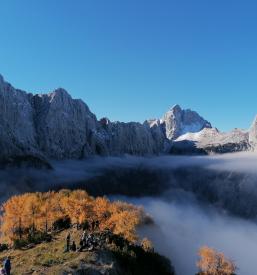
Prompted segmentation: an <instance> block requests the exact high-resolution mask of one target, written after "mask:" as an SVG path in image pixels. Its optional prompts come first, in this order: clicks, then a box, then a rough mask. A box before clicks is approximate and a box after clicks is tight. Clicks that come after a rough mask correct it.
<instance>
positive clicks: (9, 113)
mask: <svg viewBox="0 0 257 275" xmlns="http://www.w3.org/2000/svg"><path fill="white" fill-rule="evenodd" d="M0 152H1V157H5V156H9V155H12V154H17V155H22V154H30V153H36V152H38V150H37V143H36V132H35V128H34V121H33V109H32V106H31V104H30V102H29V96H28V95H27V94H26V93H25V92H23V91H20V90H16V89H14V88H13V87H12V86H11V85H10V84H9V83H7V82H4V79H3V77H1V76H0Z"/></svg>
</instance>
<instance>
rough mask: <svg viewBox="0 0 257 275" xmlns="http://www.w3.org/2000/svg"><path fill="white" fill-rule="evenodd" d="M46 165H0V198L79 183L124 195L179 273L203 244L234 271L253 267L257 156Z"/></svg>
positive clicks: (244, 274)
mask: <svg viewBox="0 0 257 275" xmlns="http://www.w3.org/2000/svg"><path fill="white" fill-rule="evenodd" d="M52 165H53V167H54V170H52V171H46V170H33V169H7V170H3V171H0V185H1V190H0V200H1V201H3V200H5V199H7V198H8V197H9V196H10V195H12V194H16V193H22V192H28V191H47V190H49V189H59V188H64V187H65V188H78V187H80V188H86V189H89V190H90V192H92V193H93V194H95V195H102V194H109V195H112V194H114V195H116V196H117V195H126V196H127V197H126V199H127V200H133V201H134V202H135V203H138V204H143V205H144V206H145V208H146V210H147V211H148V212H150V213H151V214H152V216H153V217H154V219H155V221H156V226H154V227H151V228H149V227H148V228H144V232H143V233H145V234H147V235H149V236H150V237H151V239H152V240H153V241H154V243H155V246H156V248H157V250H158V251H159V252H161V253H163V254H165V255H166V256H168V257H169V258H170V259H172V262H173V263H174V265H175V267H176V269H177V271H178V275H192V274H194V272H196V267H195V262H196V259H197V250H198V249H199V247H200V246H202V245H209V246H211V247H214V248H216V249H218V250H220V251H223V252H224V253H225V254H226V255H227V256H229V257H231V258H232V259H233V260H235V261H236V263H237V265H238V266H239V268H240V270H239V271H238V274H241V275H253V274H255V273H256V271H257V261H256V260H255V257H256V255H257V225H256V224H257V223H256V217H257V154H254V153H238V154H227V155H222V156H199V157H198V156H194V157H187V156H180V157H174V156H160V157H152V158H143V157H130V156H127V157H123V158H119V157H112V158H111V157H108V158H100V157H96V158H92V159H88V160H83V161H58V162H53V163H52ZM128 196H130V197H128ZM132 196H137V197H140V199H139V198H137V199H131V198H132ZM149 196H151V197H149ZM239 217H241V218H239ZM242 217H244V218H245V219H242ZM247 219H248V221H247Z"/></svg>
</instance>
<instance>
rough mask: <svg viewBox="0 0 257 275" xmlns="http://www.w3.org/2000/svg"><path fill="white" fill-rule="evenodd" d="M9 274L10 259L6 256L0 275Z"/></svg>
mask: <svg viewBox="0 0 257 275" xmlns="http://www.w3.org/2000/svg"><path fill="white" fill-rule="evenodd" d="M10 274H11V259H10V257H7V258H6V259H5V260H4V262H3V267H2V268H1V269H0V275H10Z"/></svg>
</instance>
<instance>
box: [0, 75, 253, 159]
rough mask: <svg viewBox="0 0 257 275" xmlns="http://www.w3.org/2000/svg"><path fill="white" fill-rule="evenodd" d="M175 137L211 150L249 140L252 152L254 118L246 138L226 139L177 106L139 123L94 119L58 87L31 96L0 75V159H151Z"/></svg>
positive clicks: (237, 135) (234, 147) (238, 135)
mask: <svg viewBox="0 0 257 275" xmlns="http://www.w3.org/2000/svg"><path fill="white" fill-rule="evenodd" d="M208 129H209V130H208ZM189 133H190V134H189ZM181 136H182V137H183V140H187V141H190V142H193V143H196V142H197V144H198V145H199V146H200V147H201V146H202V144H204V146H205V145H206V142H207V141H208V140H209V139H211V141H212V144H214V145H213V146H214V147H215V148H216V147H217V146H219V145H220V144H224V143H225V144H227V143H229V142H230V143H231V144H230V146H229V151H233V150H234V151H238V150H245V148H248V144H249V140H250V143H251V146H252V147H254V148H257V119H256V120H255V122H254V123H253V126H252V127H251V130H250V138H248V132H247V133H242V132H240V131H232V132H231V137H232V138H231V139H230V138H229V136H230V134H228V135H227V134H226V135H224V134H219V133H218V132H217V131H216V130H215V129H214V128H212V125H211V123H210V122H208V121H207V120H205V119H204V118H203V117H201V116H200V115H199V114H198V113H197V112H195V111H192V110H190V109H185V110H184V109H182V108H181V107H180V105H178V104H176V105H174V106H173V107H172V108H171V109H169V110H168V112H166V113H165V114H164V116H163V117H162V118H161V119H149V120H146V121H145V122H144V123H143V124H141V123H138V122H129V123H123V122H111V121H110V120H109V119H107V118H103V119H101V120H97V118H96V116H95V115H94V114H93V113H92V112H91V111H90V109H89V108H88V106H87V105H86V104H85V103H84V102H83V101H82V100H78V99H73V98H72V97H71V96H70V95H69V93H68V92H67V91H66V90H65V89H63V88H58V89H56V90H54V91H53V92H51V93H48V94H34V95H33V94H28V93H26V92H24V91H21V90H18V89H15V88H14V87H12V86H11V85H10V84H9V83H8V82H5V80H4V79H3V77H2V76H1V77H0V152H1V153H0V157H8V156H16V155H18V156H24V155H35V154H36V155H41V156H43V157H48V158H53V159H67V158H83V157H85V156H89V155H95V154H98V155H123V154H132V155H153V154H155V155H156V154H164V153H169V152H170V150H171V148H172V147H174V144H176V143H177V142H180V143H181V142H182V140H181V139H179V137H181ZM238 143H240V146H238ZM242 144H243V145H242ZM241 145H242V146H241ZM226 148H227V147H225V149H224V150H223V151H222V152H226V150H227V149H226Z"/></svg>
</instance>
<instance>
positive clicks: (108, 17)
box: [0, 0, 257, 130]
mask: <svg viewBox="0 0 257 275" xmlns="http://www.w3.org/2000/svg"><path fill="white" fill-rule="evenodd" d="M0 26H1V27H0V73H1V74H2V75H3V76H4V77H5V79H7V80H8V81H9V82H11V83H12V84H13V85H14V86H15V87H17V88H21V89H25V90H28V91H31V92H48V91H51V90H53V89H54V88H57V87H64V88H65V89H67V90H68V91H69V92H70V93H71V95H72V96H73V97H75V98H81V99H83V100H84V101H85V102H86V103H87V104H88V105H89V107H90V109H91V110H92V111H93V112H94V113H95V114H96V115H97V117H98V118H100V117H102V116H107V117H109V118H110V119H111V120H121V121H132V120H135V121H143V120H144V119H146V118H154V117H161V116H162V115H163V113H164V112H165V111H167V110H168V109H169V107H171V106H172V105H174V104H176V103H178V104H180V105H181V106H182V107H183V108H191V109H194V110H196V111H198V112H199V113H200V114H201V115H202V116H204V117H205V118H206V119H208V120H209V121H211V122H212V124H213V125H214V126H216V127H218V128H219V129H221V130H229V129H231V128H234V127H241V128H248V127H249V126H250V124H251V122H252V120H253V118H254V116H255V114H257V1H256V0H252V1H251V0H241V1H239V0H1V1H0Z"/></svg>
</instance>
